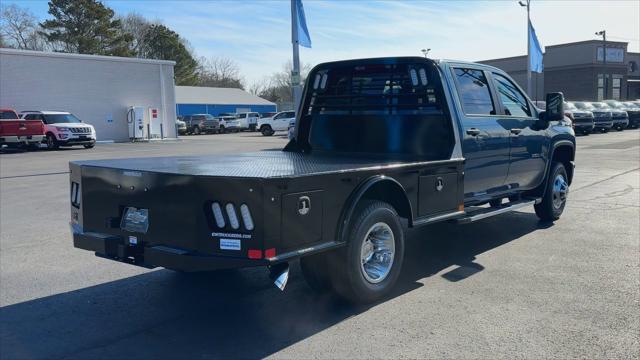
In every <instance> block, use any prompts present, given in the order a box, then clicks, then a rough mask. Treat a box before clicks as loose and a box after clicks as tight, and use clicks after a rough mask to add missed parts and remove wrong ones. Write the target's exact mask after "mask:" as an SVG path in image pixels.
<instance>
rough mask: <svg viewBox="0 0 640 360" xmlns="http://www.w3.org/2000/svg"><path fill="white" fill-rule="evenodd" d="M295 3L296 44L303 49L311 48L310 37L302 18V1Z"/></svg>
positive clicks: (296, 0) (304, 20) (305, 21)
mask: <svg viewBox="0 0 640 360" xmlns="http://www.w3.org/2000/svg"><path fill="white" fill-rule="evenodd" d="M294 1H295V2H296V23H297V24H298V28H297V29H296V35H297V39H294V41H295V40H297V41H298V44H300V45H302V46H304V47H308V48H310V47H311V36H309V29H307V20H306V19H305V17H304V7H302V0H294Z"/></svg>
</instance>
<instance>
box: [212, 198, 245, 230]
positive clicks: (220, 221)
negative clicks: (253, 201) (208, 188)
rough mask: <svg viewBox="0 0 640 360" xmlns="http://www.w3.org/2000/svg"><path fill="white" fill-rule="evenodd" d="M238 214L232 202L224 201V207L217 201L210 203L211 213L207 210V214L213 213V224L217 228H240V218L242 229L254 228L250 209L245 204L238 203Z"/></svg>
mask: <svg viewBox="0 0 640 360" xmlns="http://www.w3.org/2000/svg"><path fill="white" fill-rule="evenodd" d="M239 210H240V216H238V209H237V208H236V206H235V205H234V204H233V203H226V204H225V205H224V208H223V207H222V205H221V204H220V202H218V201H214V202H212V203H211V213H209V212H207V213H208V214H207V216H209V217H211V216H212V215H213V223H212V225H213V226H217V227H218V228H219V229H224V228H225V227H227V225H228V226H229V227H231V228H232V229H233V230H238V229H240V225H241V224H240V220H241V219H242V225H244V230H247V231H253V229H255V223H254V222H253V216H252V215H251V210H249V206H248V205H247V204H242V205H240V209H239Z"/></svg>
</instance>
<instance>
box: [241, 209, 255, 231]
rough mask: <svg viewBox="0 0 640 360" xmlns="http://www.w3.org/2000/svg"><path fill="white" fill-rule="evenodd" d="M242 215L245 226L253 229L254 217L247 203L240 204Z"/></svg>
mask: <svg viewBox="0 0 640 360" xmlns="http://www.w3.org/2000/svg"><path fill="white" fill-rule="evenodd" d="M240 215H242V222H243V223H244V228H245V229H247V230H249V231H251V230H253V218H252V217H251V211H249V207H248V206H247V204H242V205H240Z"/></svg>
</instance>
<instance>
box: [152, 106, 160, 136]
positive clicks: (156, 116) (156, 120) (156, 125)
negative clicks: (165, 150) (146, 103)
mask: <svg viewBox="0 0 640 360" xmlns="http://www.w3.org/2000/svg"><path fill="white" fill-rule="evenodd" d="M161 123H162V119H161V117H160V110H158V108H151V107H150V108H149V128H150V129H149V131H150V132H151V137H152V138H159V137H161V133H162V125H161Z"/></svg>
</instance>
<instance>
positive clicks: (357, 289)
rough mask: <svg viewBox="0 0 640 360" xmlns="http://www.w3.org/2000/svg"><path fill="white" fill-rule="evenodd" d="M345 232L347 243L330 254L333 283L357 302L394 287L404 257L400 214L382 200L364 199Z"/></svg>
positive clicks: (347, 297) (384, 294)
mask: <svg viewBox="0 0 640 360" xmlns="http://www.w3.org/2000/svg"><path fill="white" fill-rule="evenodd" d="M352 219H353V220H352V221H351V222H350V223H349V226H348V228H347V229H348V233H347V235H346V239H345V240H346V241H347V246H345V247H344V248H341V249H339V250H337V251H335V252H333V253H330V254H329V256H330V257H329V269H330V271H331V283H332V285H333V288H334V289H335V291H336V292H337V293H338V295H340V296H342V297H344V298H345V299H347V300H349V301H351V302H354V303H371V302H374V301H376V300H379V299H381V298H383V297H384V296H386V295H388V294H389V293H390V292H391V290H392V289H393V287H394V286H395V284H396V282H397V280H398V276H399V275H400V269H401V268H402V261H403V259H404V233H403V229H402V225H401V223H400V219H399V217H398V213H397V212H396V210H395V209H394V208H393V207H392V206H391V205H389V204H387V203H385V202H381V201H364V202H362V203H361V204H360V205H359V206H358V208H357V209H356V211H355V213H354V215H353V218H352Z"/></svg>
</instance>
